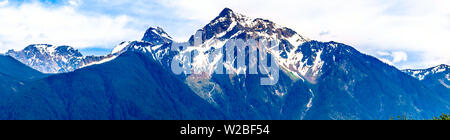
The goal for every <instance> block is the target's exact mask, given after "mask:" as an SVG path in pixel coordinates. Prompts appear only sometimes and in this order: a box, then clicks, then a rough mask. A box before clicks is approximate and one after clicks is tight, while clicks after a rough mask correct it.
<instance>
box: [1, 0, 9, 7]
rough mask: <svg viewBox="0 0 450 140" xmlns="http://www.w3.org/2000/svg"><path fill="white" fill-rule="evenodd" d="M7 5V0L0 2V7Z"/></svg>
mask: <svg viewBox="0 0 450 140" xmlns="http://www.w3.org/2000/svg"><path fill="white" fill-rule="evenodd" d="M8 3H9V1H8V0H3V1H0V7H2V6H5V5H8Z"/></svg>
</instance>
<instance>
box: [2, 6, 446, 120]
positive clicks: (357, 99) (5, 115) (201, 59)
mask: <svg viewBox="0 0 450 140" xmlns="http://www.w3.org/2000/svg"><path fill="white" fill-rule="evenodd" d="M196 34H200V36H201V37H202V38H201V39H200V40H201V42H198V41H196V39H198V38H196V37H198V36H197V35H195V36H194V35H193V36H192V37H191V38H190V39H189V40H187V42H188V43H189V44H191V45H198V47H191V48H189V50H190V51H171V46H172V45H173V44H174V43H176V42H175V41H173V39H172V38H171V37H170V36H169V35H168V34H167V33H166V32H165V31H164V30H163V29H162V28H159V27H157V28H154V27H151V28H149V29H148V30H147V31H146V33H145V34H144V36H143V38H142V39H141V40H139V41H125V42H122V43H120V44H119V45H118V46H116V47H115V48H114V49H113V51H112V52H111V54H108V55H105V56H91V57H85V56H83V55H82V54H81V53H79V52H78V51H76V50H74V49H73V48H71V47H67V46H59V47H54V46H51V45H30V46H28V47H26V48H25V49H24V50H22V51H19V52H16V51H9V52H8V53H7V55H10V56H12V57H14V58H16V59H17V60H19V61H20V62H22V63H24V64H26V65H28V66H30V67H32V68H34V69H36V70H39V71H41V72H43V73H59V74H53V75H45V74H42V73H40V72H37V71H35V70H32V69H30V68H27V67H26V66H25V65H23V64H20V63H18V61H15V60H14V59H12V57H7V56H4V57H1V59H0V62H2V61H5V62H7V63H15V64H16V65H18V66H20V67H19V68H14V69H15V70H16V72H19V73H27V74H29V76H27V77H14V76H11V79H14V80H7V81H6V82H5V81H1V82H2V83H1V84H2V85H5V86H3V88H2V89H0V91H2V94H3V95H0V96H4V97H5V98H7V99H8V100H5V101H3V102H2V103H0V107H1V108H2V110H1V111H0V112H1V113H0V114H1V115H0V119H114V120H116V119H158V120H160V119H163V120H166V119H169V120H171V119H182V120H184V119H189V120H192V119H194V120H195V119H212V120H216V119H235V120H267V119H269V120H270V119H276V120H278V119H282V120H298V119H326V120H328V119H333V120H339V119H389V118H390V117H396V116H399V115H403V116H406V117H408V118H416V119H423V118H431V117H432V116H437V115H440V114H441V113H448V112H449V110H450V96H449V95H450V91H449V86H448V85H449V73H448V72H449V70H448V65H441V66H438V67H435V68H430V69H426V70H404V71H401V70H398V69H397V68H395V67H393V66H390V65H388V64H385V63H383V62H382V61H380V60H379V59H377V58H375V57H372V56H369V55H366V54H363V53H361V52H359V51H358V50H356V49H354V48H353V47H351V46H348V45H345V44H342V43H338V42H320V41H315V40H311V39H309V38H306V37H304V36H302V35H300V34H298V33H297V32H295V31H294V30H292V29H289V28H286V27H281V26H279V25H278V24H276V23H274V22H272V21H269V20H265V19H261V18H250V17H247V16H245V15H242V14H239V13H236V12H234V11H232V10H231V9H228V8H225V9H224V10H223V11H222V12H220V14H219V16H217V17H216V18H214V19H213V20H212V21H211V22H210V23H208V24H207V25H205V26H204V27H203V28H202V29H199V30H198V31H197V33H196ZM234 39H241V40H252V39H254V40H277V41H278V42H279V45H278V48H279V49H270V48H269V49H268V50H267V53H269V54H270V55H271V56H273V58H274V60H273V61H274V62H276V63H277V64H278V65H279V67H280V73H279V76H278V82H277V83H275V84H274V85H261V84H260V79H261V78H262V77H267V76H269V77H270V76H273V75H271V74H269V75H262V74H247V73H249V71H248V70H246V69H245V68H246V66H243V67H241V66H238V65H237V64H236V63H237V62H236V61H231V62H225V64H224V69H225V70H227V71H231V72H232V74H215V73H214V71H215V70H217V69H220V68H221V67H218V63H220V62H221V61H220V60H221V59H222V57H220V56H225V47H224V45H225V44H227V43H229V42H230V41H232V40H234ZM215 50H221V51H219V53H218V54H217V53H212V52H214V51H215ZM237 50H238V51H239V50H241V51H245V50H246V49H245V48H237ZM193 52H195V53H194V54H196V55H194V56H193V57H192V58H187V57H184V56H185V55H183V54H186V53H193ZM244 54H245V56H246V57H245V58H246V59H249V55H250V54H249V52H248V51H245V52H244ZM233 58H234V59H237V56H236V55H233ZM3 59H4V60H3ZM174 59H176V60H187V59H189V60H191V61H190V64H191V70H192V71H199V70H201V71H203V72H202V73H192V74H182V75H175V74H174V73H173V72H172V71H171V64H172V62H173V61H174ZM181 62H183V61H181ZM246 64H247V65H248V62H246ZM181 65H187V64H185V63H182V64H181ZM5 70H6V71H8V70H7V69H5ZM3 71H4V69H3V68H2V69H0V74H1V73H4V72H3ZM240 73H244V74H240ZM0 76H2V75H0ZM23 78H25V79H23ZM21 80H22V81H24V80H25V81H26V84H20V82H19V85H21V86H20V87H18V88H16V89H14V90H9V89H8V87H15V86H11V85H17V82H14V81H21ZM8 81H11V82H8Z"/></svg>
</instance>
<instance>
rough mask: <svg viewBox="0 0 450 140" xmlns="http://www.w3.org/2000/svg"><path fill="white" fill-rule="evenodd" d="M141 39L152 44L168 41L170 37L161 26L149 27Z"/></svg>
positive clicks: (170, 39)
mask: <svg viewBox="0 0 450 140" xmlns="http://www.w3.org/2000/svg"><path fill="white" fill-rule="evenodd" d="M142 41H147V42H150V43H152V44H154V45H161V44H165V43H170V42H171V41H172V37H170V36H169V34H167V33H166V32H165V31H164V30H163V29H162V28H161V27H150V28H149V29H148V30H147V31H146V32H145V34H144V37H143V38H142Z"/></svg>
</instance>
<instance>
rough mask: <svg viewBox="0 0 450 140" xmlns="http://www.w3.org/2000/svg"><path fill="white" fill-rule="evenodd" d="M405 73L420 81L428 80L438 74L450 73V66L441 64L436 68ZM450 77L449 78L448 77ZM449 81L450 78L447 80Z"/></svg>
mask: <svg viewBox="0 0 450 140" xmlns="http://www.w3.org/2000/svg"><path fill="white" fill-rule="evenodd" d="M403 72H404V73H406V74H408V75H411V76H412V77H414V78H416V79H419V80H424V79H426V78H427V77H428V76H429V75H433V74H438V73H443V72H447V73H449V72H450V66H449V65H446V64H441V65H438V66H435V67H431V68H428V69H406V70H403ZM447 77H449V76H447ZM447 80H450V79H449V78H447Z"/></svg>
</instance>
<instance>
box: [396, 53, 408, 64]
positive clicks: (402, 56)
mask: <svg viewBox="0 0 450 140" xmlns="http://www.w3.org/2000/svg"><path fill="white" fill-rule="evenodd" d="M392 57H393V59H392V62H393V63H399V62H402V61H407V60H408V55H407V54H406V53H405V52H393V53H392Z"/></svg>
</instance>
